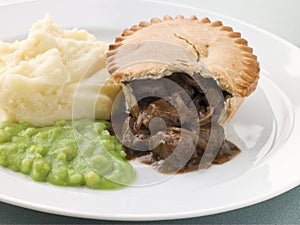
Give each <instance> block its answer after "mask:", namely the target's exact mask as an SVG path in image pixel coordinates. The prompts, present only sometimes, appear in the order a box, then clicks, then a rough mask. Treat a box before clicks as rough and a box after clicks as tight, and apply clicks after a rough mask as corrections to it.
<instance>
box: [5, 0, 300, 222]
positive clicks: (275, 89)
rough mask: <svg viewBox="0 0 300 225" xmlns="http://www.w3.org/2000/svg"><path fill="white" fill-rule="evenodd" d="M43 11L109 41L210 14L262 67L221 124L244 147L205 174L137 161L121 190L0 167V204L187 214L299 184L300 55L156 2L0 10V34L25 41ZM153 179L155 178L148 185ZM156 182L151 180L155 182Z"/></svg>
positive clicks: (267, 38) (115, 214) (275, 41)
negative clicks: (135, 29) (36, 178)
mask: <svg viewBox="0 0 300 225" xmlns="http://www.w3.org/2000/svg"><path fill="white" fill-rule="evenodd" d="M46 13H49V14H50V15H51V16H52V17H53V19H54V21H56V22H57V23H59V24H62V25H63V26H64V27H68V28H71V27H80V28H85V29H87V30H89V31H90V32H92V33H93V34H95V35H97V36H98V38H99V39H100V40H102V41H105V42H112V41H113V39H114V37H116V36H118V35H120V33H121V31H122V30H123V28H126V27H129V26H130V25H133V24H136V23H137V22H139V21H142V20H149V19H150V18H151V17H162V16H164V15H165V14H170V15H177V14H183V15H186V16H190V15H194V14H195V15H197V16H198V17H200V18H201V17H204V16H207V17H209V18H211V19H212V20H217V19H218V20H222V21H223V22H224V24H226V25H229V26H232V27H234V29H235V30H237V31H240V32H242V34H243V36H244V37H246V38H247V39H248V40H249V44H250V46H252V47H253V48H254V49H255V54H257V55H258V57H259V61H260V63H261V68H262V72H261V79H260V83H259V86H258V89H257V91H256V92H255V93H254V94H253V95H251V97H249V98H248V99H247V100H246V101H245V103H244V105H243V106H242V107H241V109H240V110H239V112H238V113H237V114H236V116H235V118H234V119H233V121H232V122H231V123H230V124H229V125H228V127H227V135H228V137H229V139H232V140H234V142H235V143H238V144H239V146H241V147H242V149H243V151H242V153H241V154H240V155H239V156H237V157H236V158H235V159H234V160H232V161H230V162H229V163H226V164H224V165H222V166H213V167H211V168H210V169H208V170H207V171H205V172H202V173H200V172H194V173H188V174H183V175H176V176H174V177H167V178H168V179H165V178H166V177H165V176H163V175H159V174H157V173H156V172H154V171H153V170H152V169H151V168H149V167H145V166H141V165H138V164H136V167H137V170H138V179H137V181H136V183H135V184H134V186H132V187H128V188H125V189H122V190H118V191H96V190H89V189H84V188H62V187H56V186H52V185H48V184H44V183H36V182H32V181H30V180H29V179H28V178H26V177H24V176H22V175H20V174H16V173H13V172H10V171H7V170H5V169H0V181H1V185H0V200H1V201H3V202H7V203H11V204H14V205H18V206H23V207H26V208H31V209H35V210H40V211H44V212H49V213H55V214H61V215H68V216H75V217H85V218H96V219H109V220H161V219H175V218H187V217H195V216H202V215H209V214H214V213H219V212H224V211H228V210H232V209H237V208H241V207H244V206H248V205H251V204H254V203H257V202H261V201H263V200H266V199H269V198H272V197H274V196H276V195H278V194H281V193H283V192H285V191H287V190H289V189H291V188H293V187H295V186H296V185H298V184H299V183H300V175H299V171H300V163H299V158H300V151H299V145H300V138H299V135H300V97H299V96H300V91H299V90H300V88H299V84H300V64H299V62H300V51H299V49H298V48H297V47H295V46H293V45H291V44H289V43H287V42H285V41H283V40H281V39H280V38H278V37H275V36H273V35H271V34H269V33H267V32H265V31H263V30H261V29H258V28H255V27H253V26H250V25H247V24H245V23H242V22H240V21H237V20H234V19H231V18H228V17H224V16H220V15H216V14H214V13H211V12H207V11H202V10H198V9H193V8H189V7H182V6H176V5H170V4H168V5H167V3H161V2H153V1H121V0H113V1H111V0H109V1H108V0H107V1H106V0H103V1H99V0H87V1H74V0H63V1H56V2H55V3H54V2H53V1H51V0H44V1H28V2H24V3H18V4H13V5H5V6H1V7H0V21H1V23H0V39H2V40H7V41H12V40H15V39H16V38H23V37H25V35H26V34H27V32H28V30H29V28H30V26H31V25H32V24H33V23H34V22H35V21H37V20H38V19H41V18H43V16H44V15H45V14H46ZM153 181H161V182H157V183H153ZM151 183H152V184H151Z"/></svg>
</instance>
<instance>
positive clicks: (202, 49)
mask: <svg viewBox="0 0 300 225" xmlns="http://www.w3.org/2000/svg"><path fill="white" fill-rule="evenodd" d="M252 52H253V50H252V48H250V47H249V46H248V42H247V41H246V40H245V39H243V38H241V34H240V33H239V32H234V31H233V29H232V28H231V27H228V26H223V24H222V22H221V21H215V22H211V21H210V20H209V19H208V18H203V19H201V20H199V19H198V18H197V17H195V16H192V17H190V18H185V17H183V16H177V17H175V18H172V17H171V16H165V17H164V18H163V20H161V19H159V18H153V19H151V21H150V22H140V23H139V25H134V26H132V27H131V28H130V29H125V30H124V31H123V33H122V35H121V37H117V38H116V39H115V43H114V44H111V45H110V46H109V52H108V53H107V66H108V70H109V72H110V74H111V75H112V77H113V79H114V80H115V81H117V82H119V83H120V82H123V83H124V82H130V81H133V80H136V79H149V78H150V79H159V78H162V77H164V76H169V75H171V74H172V73H175V72H182V73H185V74H189V75H193V74H195V73H200V74H201V75H202V76H203V77H212V78H214V79H215V80H216V82H217V84H218V85H219V86H220V87H221V89H222V90H225V91H227V92H228V93H230V94H231V95H232V97H231V98H228V99H226V102H225V113H224V116H223V117H222V118H221V121H220V124H225V123H226V122H227V121H229V120H230V118H231V117H232V116H233V114H234V113H235V112H236V110H237V109H238V108H239V106H240V105H241V104H242V102H243V100H244V98H245V97H247V96H249V95H250V94H251V93H252V92H253V91H254V90H255V89H256V86H257V83H258V79H259V71H260V66H259V63H258V61H257V57H256V56H255V55H254V54H253V53H252Z"/></svg>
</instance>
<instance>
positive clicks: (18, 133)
mask: <svg viewBox="0 0 300 225" xmlns="http://www.w3.org/2000/svg"><path fill="white" fill-rule="evenodd" d="M109 128H110V123H109V122H106V121H96V122H93V121H92V120H90V119H78V120H74V121H73V122H71V121H58V122H56V123H55V124H54V125H53V126H48V127H42V128H38V127H33V126H32V125H30V124H28V123H13V122H1V123H0V165H1V166H3V167H7V168H9V169H11V170H13V171H15V172H20V173H23V174H26V175H28V176H30V177H31V178H32V179H33V180H35V181H46V182H49V183H52V184H55V185H60V186H87V187H89V188H92V189H117V188H121V187H124V186H126V185H129V184H130V183H132V182H133V180H134V178H135V171H134V169H133V168H132V166H131V165H130V164H129V163H128V162H127V161H126V160H125V156H126V154H125V152H124V151H123V149H122V146H121V144H120V143H119V142H118V140H117V138H116V137H115V136H112V135H110V132H109V130H108V129H109Z"/></svg>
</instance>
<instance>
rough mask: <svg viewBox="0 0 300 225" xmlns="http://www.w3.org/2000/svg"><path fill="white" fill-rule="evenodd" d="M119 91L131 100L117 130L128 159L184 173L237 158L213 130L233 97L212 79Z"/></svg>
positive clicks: (142, 84) (180, 79)
mask: <svg viewBox="0 0 300 225" xmlns="http://www.w3.org/2000/svg"><path fill="white" fill-rule="evenodd" d="M124 85H125V89H130V90H131V94H132V95H133V96H134V98H135V99H134V100H135V101H131V103H130V101H129V103H128V104H129V107H130V109H131V110H130V112H129V115H128V117H127V118H126V119H125V122H124V123H123V130H122V144H123V145H124V147H125V150H126V152H127V159H137V160H139V161H140V162H142V163H146V164H151V165H152V166H153V167H154V168H155V169H157V170H158V171H159V172H162V173H184V172H189V171H194V170H199V169H205V168H207V167H209V166H210V165H211V164H222V163H224V162H227V161H229V160H230V159H232V158H233V157H234V156H236V155H237V154H238V153H239V152H240V150H239V148H238V147H237V146H235V145H234V144H233V143H231V142H229V141H228V140H226V139H225V135H224V129H223V127H222V126H220V125H219V124H218V121H219V118H220V117H221V115H222V113H223V112H224V104H225V100H226V99H227V98H230V97H232V96H231V95H230V94H229V93H228V92H225V91H222V90H220V88H219V86H218V85H217V84H216V82H215V80H214V79H212V78H203V77H202V76H201V75H200V74H194V75H193V76H190V75H187V74H182V73H173V74H172V75H171V76H168V77H164V78H160V79H156V80H153V79H145V80H135V81H132V82H128V83H124ZM126 100H127V99H126ZM127 102H128V101H127ZM133 102H137V103H133Z"/></svg>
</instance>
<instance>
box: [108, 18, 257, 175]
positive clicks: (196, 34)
mask: <svg viewBox="0 0 300 225" xmlns="http://www.w3.org/2000/svg"><path fill="white" fill-rule="evenodd" d="M107 60H108V61H107V64H108V70H109V72H110V74H111V75H112V77H113V79H114V80H115V81H116V82H118V83H120V84H121V85H122V90H123V93H124V96H125V101H126V103H127V106H128V110H129V112H128V116H127V118H126V119H124V121H122V124H120V126H122V134H121V139H122V144H123V145H124V147H125V148H126V151H127V157H128V158H138V159H139V160H140V161H142V162H145V163H149V164H151V165H152V166H153V167H155V168H156V169H157V170H158V171H160V172H163V173H178V172H188V171H193V170H197V169H205V168H207V167H209V166H210V165H211V164H221V163H224V162H226V161H228V160H230V159H231V158H233V157H234V156H235V155H237V154H238V153H239V152H240V150H239V148H238V147H237V146H235V145H234V144H233V143H231V142H229V141H228V140H226V139H225V135H224V125H225V124H226V123H227V122H228V121H229V120H230V119H231V118H232V116H233V115H234V113H235V112H236V111H237V109H238V108H239V106H240V105H241V104H242V102H243V100H244V99H245V98H246V97H247V96H249V95H250V94H251V93H252V92H253V91H254V90H255V89H256V86H257V82H258V79H259V70H260V68H259V63H258V61H257V57H256V56H255V55H254V54H253V53H252V48H250V47H248V43H247V41H246V40H245V39H243V38H241V34H240V33H238V32H234V31H233V29H232V28H231V27H228V26H223V24H222V22H220V21H215V22H211V21H210V20H209V19H207V18H203V19H201V20H199V19H197V18H196V17H195V16H192V17H191V18H184V17H183V16H177V17H175V18H172V17H170V16H165V17H164V18H163V19H162V20H161V19H158V18H153V19H151V21H150V22H141V23H139V25H134V26H132V27H131V28H130V29H126V30H124V32H123V33H122V35H121V37H118V38H116V40H115V43H114V44H111V45H110V47H109V52H108V53H107Z"/></svg>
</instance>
